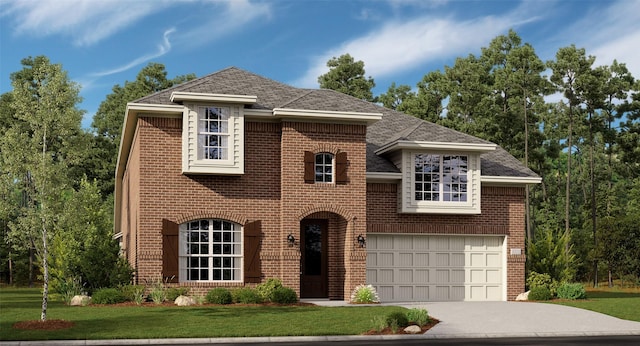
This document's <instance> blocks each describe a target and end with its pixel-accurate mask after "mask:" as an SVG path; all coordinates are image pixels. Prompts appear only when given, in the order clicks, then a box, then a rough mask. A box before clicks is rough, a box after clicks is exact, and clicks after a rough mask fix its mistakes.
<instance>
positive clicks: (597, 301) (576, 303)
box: [552, 288, 640, 322]
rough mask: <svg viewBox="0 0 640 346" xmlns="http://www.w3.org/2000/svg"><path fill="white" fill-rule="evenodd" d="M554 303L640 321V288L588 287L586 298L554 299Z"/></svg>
mask: <svg viewBox="0 0 640 346" xmlns="http://www.w3.org/2000/svg"><path fill="white" fill-rule="evenodd" d="M552 303H554V304H562V305H567V306H573V307H577V308H581V309H587V310H592V311H596V312H600V313H603V314H607V315H610V316H614V317H618V318H621V319H624V320H630V321H637V322H640V290H638V289H624V290H623V289H608V288H600V289H587V299H586V300H554V301H552Z"/></svg>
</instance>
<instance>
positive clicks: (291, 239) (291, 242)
mask: <svg viewBox="0 0 640 346" xmlns="http://www.w3.org/2000/svg"><path fill="white" fill-rule="evenodd" d="M287 243H288V244H289V246H293V245H295V243H296V237H294V236H293V234H291V233H289V235H288V236H287Z"/></svg>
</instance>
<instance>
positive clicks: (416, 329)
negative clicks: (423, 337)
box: [404, 325, 422, 334]
mask: <svg viewBox="0 0 640 346" xmlns="http://www.w3.org/2000/svg"><path fill="white" fill-rule="evenodd" d="M404 332H405V333H407V334H418V333H420V332H422V328H420V327H419V326H416V325H413V326H408V327H407V328H405V329H404Z"/></svg>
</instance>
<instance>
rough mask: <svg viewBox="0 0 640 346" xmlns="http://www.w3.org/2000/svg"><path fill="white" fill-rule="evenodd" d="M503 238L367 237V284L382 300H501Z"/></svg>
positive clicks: (376, 235) (377, 235)
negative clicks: (373, 287)
mask: <svg viewBox="0 0 640 346" xmlns="http://www.w3.org/2000/svg"><path fill="white" fill-rule="evenodd" d="M503 240H504V238H503V237H498V236H434V235H389V234H384V235H381V234H369V235H368V239H367V282H368V283H370V284H372V285H374V286H375V287H376V289H377V290H378V294H379V296H380V299H381V300H382V301H462V300H502V299H503V283H502V280H503V273H504V272H503V268H502V266H503V260H504V258H503V256H504V254H503V252H502V243H503Z"/></svg>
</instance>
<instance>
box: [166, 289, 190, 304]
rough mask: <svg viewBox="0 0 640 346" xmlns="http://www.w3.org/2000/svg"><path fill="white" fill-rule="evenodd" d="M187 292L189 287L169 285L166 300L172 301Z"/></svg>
mask: <svg viewBox="0 0 640 346" xmlns="http://www.w3.org/2000/svg"><path fill="white" fill-rule="evenodd" d="M188 294H189V287H169V288H167V300H168V301H174V300H176V298H178V297H179V296H186V295H188Z"/></svg>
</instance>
